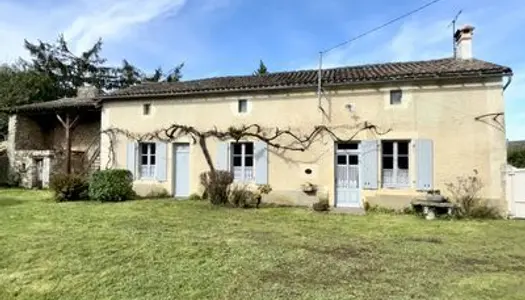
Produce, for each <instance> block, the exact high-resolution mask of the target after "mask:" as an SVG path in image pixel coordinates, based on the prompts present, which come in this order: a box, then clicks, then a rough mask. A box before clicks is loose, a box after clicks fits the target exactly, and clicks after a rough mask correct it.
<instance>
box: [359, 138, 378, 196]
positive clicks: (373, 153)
mask: <svg viewBox="0 0 525 300" xmlns="http://www.w3.org/2000/svg"><path fill="white" fill-rule="evenodd" d="M378 159H379V141H377V140H367V141H362V142H361V170H362V172H361V176H362V178H361V182H362V186H363V188H364V189H377V187H378V181H379V176H378V175H379V174H378Z"/></svg>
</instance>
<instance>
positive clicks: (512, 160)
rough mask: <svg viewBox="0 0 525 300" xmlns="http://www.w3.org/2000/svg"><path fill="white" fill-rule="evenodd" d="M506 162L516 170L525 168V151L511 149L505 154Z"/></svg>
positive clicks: (522, 149)
mask: <svg viewBox="0 0 525 300" xmlns="http://www.w3.org/2000/svg"><path fill="white" fill-rule="evenodd" d="M507 162H508V163H509V164H510V165H512V166H514V167H516V168H525V149H524V148H520V149H512V150H509V153H508V154H507Z"/></svg>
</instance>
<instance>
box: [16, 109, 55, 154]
mask: <svg viewBox="0 0 525 300" xmlns="http://www.w3.org/2000/svg"><path fill="white" fill-rule="evenodd" d="M39 122H40V119H39V118H31V117H30V116H23V115H15V116H13V127H14V132H15V135H16V139H15V140H14V143H15V144H14V147H15V149H16V150H46V149H48V143H47V142H48V139H47V138H46V132H45V129H44V128H43V127H42V126H41V125H40V124H39ZM10 125H11V124H10ZM9 129H10V132H11V128H9Z"/></svg>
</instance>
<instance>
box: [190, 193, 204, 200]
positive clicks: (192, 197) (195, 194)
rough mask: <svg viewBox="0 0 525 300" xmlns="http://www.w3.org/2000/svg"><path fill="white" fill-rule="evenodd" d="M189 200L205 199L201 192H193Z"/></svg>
mask: <svg viewBox="0 0 525 300" xmlns="http://www.w3.org/2000/svg"><path fill="white" fill-rule="evenodd" d="M188 200H193V201H199V200H204V199H203V198H202V197H201V196H200V195H199V194H197V193H193V194H191V195H190V196H189V197H188Z"/></svg>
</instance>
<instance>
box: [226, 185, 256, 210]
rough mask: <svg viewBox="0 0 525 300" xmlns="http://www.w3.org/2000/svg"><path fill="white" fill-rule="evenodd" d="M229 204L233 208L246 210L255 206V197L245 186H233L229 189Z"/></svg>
mask: <svg viewBox="0 0 525 300" xmlns="http://www.w3.org/2000/svg"><path fill="white" fill-rule="evenodd" d="M229 201H230V204H231V205H232V206H233V207H242V208H248V207H251V206H252V204H253V205H257V204H256V202H257V199H256V195H255V194H254V193H253V192H252V191H250V190H249V189H248V187H247V186H245V185H235V186H233V187H232V188H231V189H230V195H229Z"/></svg>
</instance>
